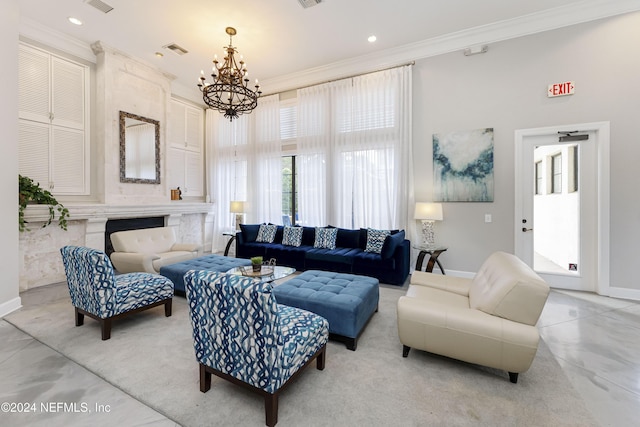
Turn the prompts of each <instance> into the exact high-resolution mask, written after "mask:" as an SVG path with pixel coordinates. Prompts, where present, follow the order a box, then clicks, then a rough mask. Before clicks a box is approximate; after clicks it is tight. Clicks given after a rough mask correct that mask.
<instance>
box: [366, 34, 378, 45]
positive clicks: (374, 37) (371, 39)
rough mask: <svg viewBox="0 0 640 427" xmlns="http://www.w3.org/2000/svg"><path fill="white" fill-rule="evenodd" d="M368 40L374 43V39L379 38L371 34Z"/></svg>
mask: <svg viewBox="0 0 640 427" xmlns="http://www.w3.org/2000/svg"><path fill="white" fill-rule="evenodd" d="M367 40H368V41H369V43H373V42H374V41H376V40H377V38H376V36H373V35H371V36H369V38H368V39H367Z"/></svg>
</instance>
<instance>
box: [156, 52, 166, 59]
mask: <svg viewBox="0 0 640 427" xmlns="http://www.w3.org/2000/svg"><path fill="white" fill-rule="evenodd" d="M156 56H157V57H158V58H162V57H163V56H164V55H163V54H162V52H156Z"/></svg>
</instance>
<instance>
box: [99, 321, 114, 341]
mask: <svg viewBox="0 0 640 427" xmlns="http://www.w3.org/2000/svg"><path fill="white" fill-rule="evenodd" d="M100 326H101V329H102V341H106V340H108V339H109V338H111V319H100Z"/></svg>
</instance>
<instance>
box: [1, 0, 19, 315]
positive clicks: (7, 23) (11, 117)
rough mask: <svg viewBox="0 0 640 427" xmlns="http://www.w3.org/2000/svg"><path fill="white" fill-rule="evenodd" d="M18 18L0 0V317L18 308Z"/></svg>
mask: <svg viewBox="0 0 640 427" xmlns="http://www.w3.org/2000/svg"><path fill="white" fill-rule="evenodd" d="M18 18H19V8H18V2H17V0H4V1H2V2H0V50H1V51H2V57H3V58H2V66H1V67H0V82H2V84H1V85H0V129H2V156H0V200H2V204H1V205H0V206H1V207H0V210H1V212H2V215H0V219H1V220H0V236H2V245H0V271H2V280H0V317H2V316H4V315H5V314H7V313H9V312H11V311H13V310H15V309H17V308H19V307H20V297H19V296H18V191H17V189H18Z"/></svg>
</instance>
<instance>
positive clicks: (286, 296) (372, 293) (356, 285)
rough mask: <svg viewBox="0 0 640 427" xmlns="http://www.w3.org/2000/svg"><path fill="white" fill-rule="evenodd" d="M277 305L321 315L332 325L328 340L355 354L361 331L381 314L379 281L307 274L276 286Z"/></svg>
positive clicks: (274, 291) (344, 275)
mask: <svg viewBox="0 0 640 427" xmlns="http://www.w3.org/2000/svg"><path fill="white" fill-rule="evenodd" d="M273 295H274V296H275V297H276V301H278V304H285V305H288V306H292V307H298V308H301V309H303V310H308V311H311V312H312V313H316V314H319V315H320V316H322V317H324V318H325V319H327V320H328V321H329V337H330V338H331V339H334V340H338V341H343V342H345V343H346V345H347V348H348V349H350V350H355V349H356V346H357V344H358V337H359V336H360V334H361V333H362V330H363V329H364V327H365V326H366V325H367V323H368V322H369V319H371V317H372V316H373V313H375V312H376V311H378V301H379V299H380V290H379V289H378V279H374V278H373V277H366V276H357V275H355V274H344V273H332V272H328V271H318V270H308V271H305V272H304V273H302V274H300V275H299V276H296V277H294V278H293V279H290V280H287V281H286V282H284V283H282V284H280V285H277V286H274V288H273Z"/></svg>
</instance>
